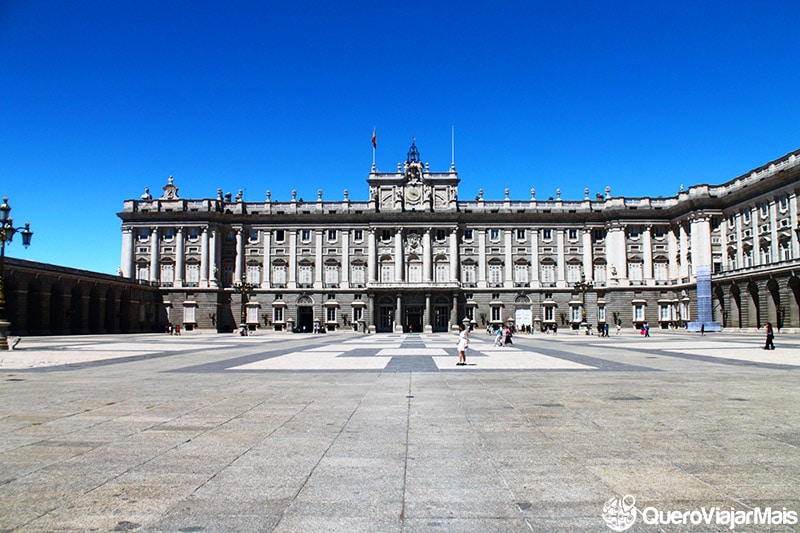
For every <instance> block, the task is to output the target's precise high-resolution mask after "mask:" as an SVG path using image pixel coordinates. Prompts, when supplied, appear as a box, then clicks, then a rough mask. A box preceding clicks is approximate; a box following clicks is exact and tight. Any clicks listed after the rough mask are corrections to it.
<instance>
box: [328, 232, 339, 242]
mask: <svg viewBox="0 0 800 533" xmlns="http://www.w3.org/2000/svg"><path fill="white" fill-rule="evenodd" d="M337 235H338V233H337V232H336V230H335V229H329V230H328V242H335V241H336V237H337Z"/></svg>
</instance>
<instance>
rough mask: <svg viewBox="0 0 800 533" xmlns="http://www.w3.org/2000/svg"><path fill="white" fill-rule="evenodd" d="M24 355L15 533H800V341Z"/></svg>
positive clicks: (284, 338) (7, 492) (99, 343)
mask: <svg viewBox="0 0 800 533" xmlns="http://www.w3.org/2000/svg"><path fill="white" fill-rule="evenodd" d="M651 335H652V336H651V337H650V338H643V337H641V336H640V335H634V334H632V333H627V332H626V333H625V334H623V335H619V336H617V335H614V332H613V331H612V333H611V337H608V338H599V337H595V336H586V335H582V334H576V333H574V332H563V333H562V332H559V335H558V336H548V335H531V336H527V335H518V336H516V337H515V338H514V346H506V347H497V346H493V342H492V341H493V340H494V338H493V337H491V336H487V335H485V334H483V333H479V332H476V333H473V335H472V339H471V342H470V347H469V350H468V352H467V365H466V366H456V364H455V363H456V360H457V354H456V351H455V345H456V336H455V335H450V334H430V335H426V334H410V335H400V334H397V335H394V334H392V335H390V334H386V335H369V336H362V335H355V334H326V335H292V334H285V333H270V334H257V335H253V336H250V337H239V336H234V335H211V334H202V333H192V334H184V335H182V336H167V335H133V336H122V335H118V336H114V335H106V336H82V337H47V338H24V339H22V340H21V341H20V343H19V344H18V345H17V348H16V349H15V350H12V351H8V352H0V371H1V372H2V373H1V374H0V375H2V382H0V383H1V384H0V452H2V453H0V531H89V530H97V531H287V532H295V531H298V532H299V531H302V532H307V531H348V532H350V531H370V532H374V531H459V532H460V531H481V532H484V531H548V532H549V531H612V530H616V531H621V530H622V529H621V528H623V527H625V526H628V525H629V524H630V523H631V521H632V522H633V523H632V525H631V526H630V529H627V530H628V531H687V530H688V531H731V530H734V531H798V530H800V528H799V527H798V525H797V522H798V513H800V449H799V448H800V415H799V414H798V405H800V387H799V386H798V378H800V337H799V336H791V337H790V336H781V335H778V337H777V338H776V346H777V349H776V350H774V351H772V350H770V351H765V350H763V349H762V346H763V339H762V337H761V336H752V335H744V334H742V335H734V334H708V335H706V336H704V337H701V336H699V335H697V334H689V333H685V332H662V331H651Z"/></svg>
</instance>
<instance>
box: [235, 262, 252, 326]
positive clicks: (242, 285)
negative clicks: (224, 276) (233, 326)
mask: <svg viewBox="0 0 800 533" xmlns="http://www.w3.org/2000/svg"><path fill="white" fill-rule="evenodd" d="M234 286H235V287H236V289H237V290H238V291H239V294H240V295H241V296H242V320H241V324H240V327H241V328H242V331H243V332H242V335H247V303H248V302H249V301H250V295H251V294H253V289H255V285H254V284H253V283H248V282H247V280H246V278H245V277H244V275H242V281H240V282H238V283H236V284H235V285H234Z"/></svg>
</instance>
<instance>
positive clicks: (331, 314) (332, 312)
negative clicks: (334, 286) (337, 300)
mask: <svg viewBox="0 0 800 533" xmlns="http://www.w3.org/2000/svg"><path fill="white" fill-rule="evenodd" d="M325 319H326V320H327V321H328V322H336V308H335V307H328V308H327V309H325Z"/></svg>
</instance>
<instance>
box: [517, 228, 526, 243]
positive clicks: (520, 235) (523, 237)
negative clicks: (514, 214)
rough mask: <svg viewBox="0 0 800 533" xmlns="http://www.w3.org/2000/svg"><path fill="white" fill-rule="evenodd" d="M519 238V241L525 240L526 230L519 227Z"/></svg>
mask: <svg viewBox="0 0 800 533" xmlns="http://www.w3.org/2000/svg"><path fill="white" fill-rule="evenodd" d="M517 240H518V241H524V240H525V230H524V229H518V230H517Z"/></svg>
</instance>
